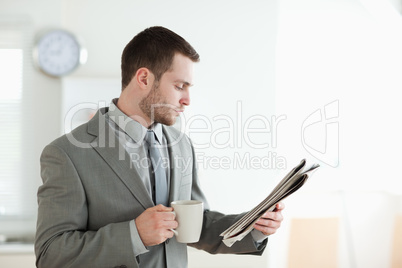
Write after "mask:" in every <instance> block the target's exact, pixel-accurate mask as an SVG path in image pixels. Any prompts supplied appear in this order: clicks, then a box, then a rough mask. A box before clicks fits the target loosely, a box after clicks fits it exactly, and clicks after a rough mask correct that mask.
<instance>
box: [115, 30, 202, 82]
mask: <svg viewBox="0 0 402 268" xmlns="http://www.w3.org/2000/svg"><path fill="white" fill-rule="evenodd" d="M176 53H181V54H183V55H184V56H186V57H188V58H190V59H191V60H192V61H193V62H198V61H199V60H200V56H199V55H198V53H197V52H196V51H195V49H194V48H193V47H192V46H191V45H190V44H189V43H188V42H187V41H186V40H185V39H184V38H183V37H181V36H179V35H178V34H176V33H174V32H173V31H171V30H169V29H166V28H164V27H161V26H154V27H150V28H147V29H145V30H144V31H142V32H140V33H139V34H137V35H136V36H134V38H133V39H132V40H131V41H130V42H129V43H128V44H127V45H126V47H125V48H124V50H123V54H122V56H121V82H122V89H124V88H125V87H126V86H127V85H128V84H129V83H130V81H131V79H132V78H133V77H134V75H135V73H136V72H137V70H138V69H140V68H142V67H145V68H148V69H149V70H150V71H151V72H152V73H153V74H154V75H155V80H156V81H159V80H160V78H161V77H162V75H163V74H164V73H165V72H166V71H168V70H169V69H170V67H171V66H172V62H173V58H174V55H175V54H176Z"/></svg>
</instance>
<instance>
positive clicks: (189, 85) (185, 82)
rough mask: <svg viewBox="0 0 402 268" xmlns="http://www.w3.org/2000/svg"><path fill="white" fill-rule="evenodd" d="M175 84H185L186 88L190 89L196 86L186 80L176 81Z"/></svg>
mask: <svg viewBox="0 0 402 268" xmlns="http://www.w3.org/2000/svg"><path fill="white" fill-rule="evenodd" d="M174 82H175V83H183V84H184V85H185V86H188V87H191V86H194V85H193V84H191V83H190V82H187V81H184V80H181V79H178V80H175V81H174Z"/></svg>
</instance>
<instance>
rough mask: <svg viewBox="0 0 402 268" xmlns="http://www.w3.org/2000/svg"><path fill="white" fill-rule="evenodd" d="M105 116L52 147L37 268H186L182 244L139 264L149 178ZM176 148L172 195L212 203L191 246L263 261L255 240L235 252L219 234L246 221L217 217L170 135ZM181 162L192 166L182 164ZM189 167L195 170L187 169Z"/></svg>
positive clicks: (168, 245)
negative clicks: (134, 228)
mask: <svg viewBox="0 0 402 268" xmlns="http://www.w3.org/2000/svg"><path fill="white" fill-rule="evenodd" d="M106 112H107V108H104V109H101V110H99V111H98V113H97V114H96V115H95V116H94V118H92V119H91V120H90V121H89V122H88V123H86V124H84V125H81V126H79V127H78V128H76V129H75V130H73V131H72V132H71V133H69V134H67V135H64V136H62V137H60V138H58V139H56V140H55V141H53V142H52V143H51V144H49V145H48V146H46V148H45V149H44V150H43V153H42V156H41V176H42V180H43V185H42V186H41V187H39V190H38V203H39V209H38V222H37V233H36V240H35V253H36V257H37V266H38V267H45V268H52V267H57V268H61V267H86V268H87V267H96V268H101V267H152V268H157V267H163V266H161V262H164V260H163V258H161V257H160V256H163V254H162V253H163V252H161V251H162V250H165V252H166V262H167V267H172V268H180V267H187V245H186V244H181V243H178V242H177V241H176V240H175V238H174V237H173V238H171V239H169V240H167V241H166V242H165V243H164V244H161V245H157V246H154V247H150V248H149V250H150V252H148V253H145V254H141V255H139V257H137V258H136V257H135V255H134V252H133V246H132V242H131V237H130V227H129V222H130V221H131V220H133V219H135V218H136V217H137V216H139V215H140V214H141V213H142V212H143V211H144V210H145V209H147V208H149V207H152V206H154V204H153V201H152V199H151V198H150V197H149V195H148V193H147V191H146V189H145V187H144V185H143V183H142V182H141V180H140V176H141V174H142V171H141V170H138V169H137V168H136V166H135V165H133V164H132V162H131V160H130V157H129V156H128V154H127V152H126V151H125V149H124V148H123V147H122V146H121V145H120V144H119V142H118V140H117V138H116V137H115V135H114V133H113V130H112V129H111V128H110V127H109V125H108V124H107V122H106V120H105V113H106ZM163 131H164V134H165V136H166V139H167V142H168V146H169V149H168V151H169V157H170V161H171V162H170V167H171V171H170V172H171V173H170V178H171V181H170V194H169V202H170V201H173V200H187V199H194V200H202V201H204V202H205V204H206V206H205V213H204V223H203V230H202V235H201V238H200V241H199V242H197V243H195V244H191V245H190V246H194V247H196V248H199V249H203V250H206V251H208V252H210V253H213V254H215V253H238V254H257V255H259V254H262V251H263V249H264V248H265V244H266V241H265V242H264V243H263V244H262V246H260V248H259V249H257V248H256V247H255V244H254V242H253V240H252V238H251V236H250V235H248V236H247V237H245V238H244V239H243V240H242V241H241V242H237V243H236V244H234V245H233V246H232V247H231V248H228V247H226V246H225V245H224V244H223V243H222V241H221V237H220V236H219V234H220V233H221V232H222V231H223V230H225V229H226V228H227V227H228V226H229V225H230V224H232V223H233V222H235V221H236V220H237V219H239V218H240V217H241V215H223V214H221V213H219V212H215V211H210V210H209V208H208V204H207V202H206V199H205V196H204V194H203V193H202V191H201V189H200V187H199V183H198V178H197V172H196V162H195V157H194V151H193V148H192V145H191V142H190V140H189V139H188V137H186V136H185V135H183V134H182V133H181V132H179V131H177V130H176V129H174V128H172V127H165V126H164V127H163ZM180 161H185V162H184V163H186V164H184V163H180ZM188 163H190V164H188Z"/></svg>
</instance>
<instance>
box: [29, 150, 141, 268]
mask: <svg viewBox="0 0 402 268" xmlns="http://www.w3.org/2000/svg"><path fill="white" fill-rule="evenodd" d="M41 176H42V180H43V185H42V186H40V187H39V189H38V205H39V207H38V221H37V233H36V239H35V254H36V265H37V267H45V268H52V267H57V268H61V267H115V266H120V265H126V267H138V264H137V262H136V257H135V253H134V252H133V246H132V242H131V239H130V226H129V222H117V223H110V224H107V225H105V226H103V227H101V228H99V229H98V230H88V228H87V222H88V207H87V206H88V204H87V202H88V200H87V198H86V193H85V188H84V186H83V184H82V183H81V180H80V177H79V174H78V172H77V171H76V169H75V167H74V164H73V162H72V161H71V159H70V158H69V157H68V155H67V154H66V153H65V151H63V150H62V149H61V148H59V147H57V146H55V145H49V146H47V147H46V148H45V149H44V151H43V153H42V155H41ZM99 213H102V212H101V211H99Z"/></svg>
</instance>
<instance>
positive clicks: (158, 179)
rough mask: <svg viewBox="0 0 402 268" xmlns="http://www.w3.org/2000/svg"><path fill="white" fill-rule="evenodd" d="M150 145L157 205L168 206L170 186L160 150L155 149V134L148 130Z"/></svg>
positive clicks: (146, 137) (147, 136)
mask: <svg viewBox="0 0 402 268" xmlns="http://www.w3.org/2000/svg"><path fill="white" fill-rule="evenodd" d="M145 140H146V142H147V143H148V149H149V157H150V158H151V163H152V168H153V172H154V177H155V200H154V201H155V204H156V205H158V204H162V205H164V206H167V205H168V200H169V197H168V186H167V178H166V172H165V169H164V168H163V161H162V157H161V154H160V152H159V150H158V148H156V147H155V145H156V141H155V132H154V131H153V130H148V131H147V134H146V136H145Z"/></svg>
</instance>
